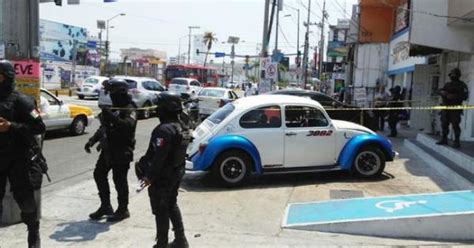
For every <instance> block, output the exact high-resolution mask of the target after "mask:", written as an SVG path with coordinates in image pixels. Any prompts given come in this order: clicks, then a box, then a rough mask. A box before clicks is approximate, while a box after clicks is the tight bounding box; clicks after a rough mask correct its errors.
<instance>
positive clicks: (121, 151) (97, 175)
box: [85, 79, 137, 222]
mask: <svg viewBox="0 0 474 248" xmlns="http://www.w3.org/2000/svg"><path fill="white" fill-rule="evenodd" d="M105 85H106V90H107V91H108V92H110V98H111V100H112V104H113V106H112V108H109V107H104V108H102V112H101V113H100V115H99V117H100V122H101V126H100V127H99V129H98V130H97V131H96V133H95V134H94V136H92V137H91V139H90V140H89V141H88V142H87V143H86V145H85V150H86V151H87V152H90V148H91V147H93V146H94V145H95V143H96V142H97V141H99V140H101V142H100V148H101V149H102V150H101V153H100V156H99V159H98V161H97V164H96V167H95V169H94V179H95V182H96V184H97V189H98V191H99V198H100V207H99V209H98V210H97V211H95V212H93V213H91V214H90V215H89V217H90V218H91V219H92V220H98V219H100V218H102V217H104V216H108V218H107V221H110V222H113V221H120V220H123V219H126V218H129V217H130V212H129V211H128V194H129V192H128V181H127V174H128V170H129V169H130V162H131V161H133V151H134V149H135V129H136V126H137V119H136V112H135V108H134V105H133V103H132V101H131V97H130V95H129V94H128V84H127V82H126V81H125V80H122V79H112V80H110V81H109V82H108V83H106V84H105ZM111 170H112V173H113V180H114V184H115V189H116V190H117V200H118V208H117V210H116V211H115V212H113V208H112V205H111V203H110V187H109V182H108V179H107V177H108V174H109V172H110V171H111Z"/></svg>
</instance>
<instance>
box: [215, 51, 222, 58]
mask: <svg viewBox="0 0 474 248" xmlns="http://www.w3.org/2000/svg"><path fill="white" fill-rule="evenodd" d="M214 57H216V58H222V57H225V53H220V52H216V53H214Z"/></svg>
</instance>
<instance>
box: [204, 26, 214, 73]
mask: <svg viewBox="0 0 474 248" xmlns="http://www.w3.org/2000/svg"><path fill="white" fill-rule="evenodd" d="M202 41H203V42H204V44H206V47H207V53H206V58H205V59H204V66H206V64H207V56H208V55H209V51H211V48H212V45H213V44H214V42H215V41H217V38H216V34H215V33H213V32H205V33H204V37H203V40H202Z"/></svg>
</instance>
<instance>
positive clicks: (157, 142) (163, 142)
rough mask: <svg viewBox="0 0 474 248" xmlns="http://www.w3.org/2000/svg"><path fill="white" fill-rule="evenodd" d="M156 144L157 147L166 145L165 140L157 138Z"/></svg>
mask: <svg viewBox="0 0 474 248" xmlns="http://www.w3.org/2000/svg"><path fill="white" fill-rule="evenodd" d="M155 143H156V146H157V147H162V146H164V145H165V140H164V139H163V138H157V139H156V142H155Z"/></svg>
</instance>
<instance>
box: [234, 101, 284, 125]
mask: <svg viewBox="0 0 474 248" xmlns="http://www.w3.org/2000/svg"><path fill="white" fill-rule="evenodd" d="M239 123H240V126H241V127H242V128H279V127H281V109H280V106H268V107H262V108H258V109H254V110H251V111H250V112H247V113H246V114H244V115H243V116H242V117H241V118H240V121H239Z"/></svg>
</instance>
